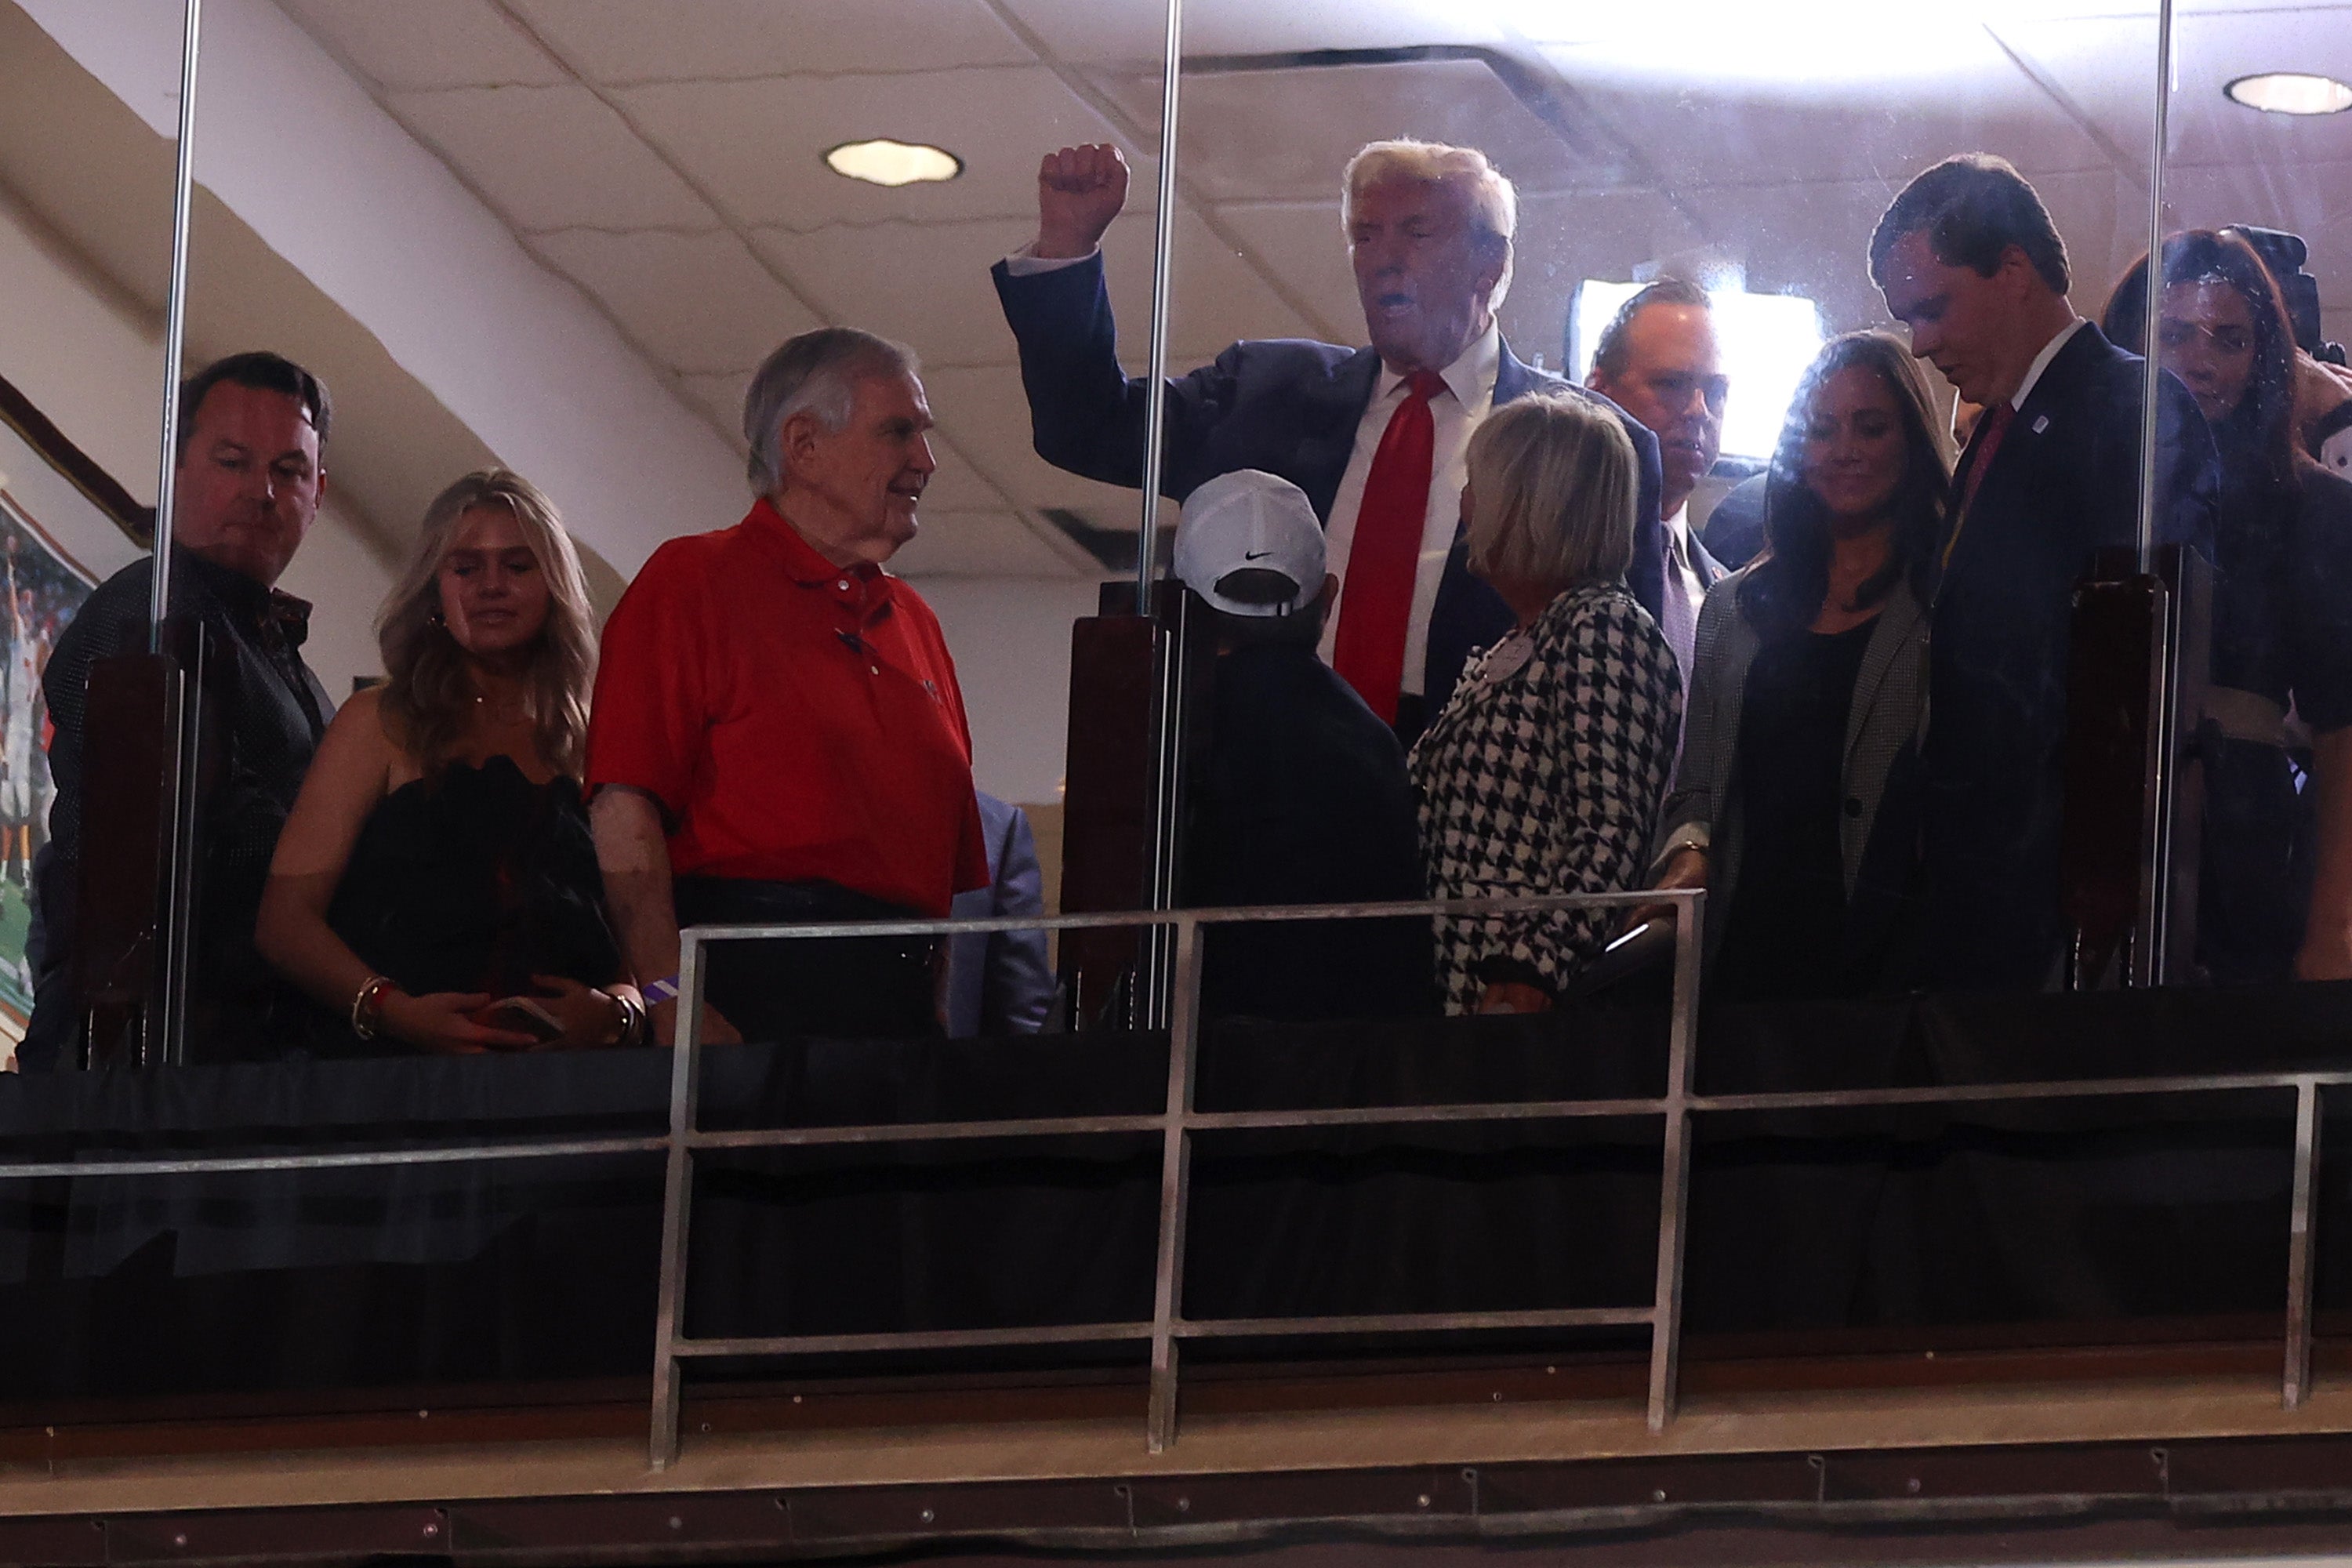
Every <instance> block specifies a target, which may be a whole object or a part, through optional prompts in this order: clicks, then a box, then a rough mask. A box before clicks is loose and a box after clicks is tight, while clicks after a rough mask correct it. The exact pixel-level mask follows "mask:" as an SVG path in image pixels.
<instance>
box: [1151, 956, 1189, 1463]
mask: <svg viewBox="0 0 2352 1568" xmlns="http://www.w3.org/2000/svg"><path fill="white" fill-rule="evenodd" d="M1174 978H1175V999H1174V1016H1173V1017H1172V1018H1171V1021H1170V1024H1169V1027H1168V1117H1167V1121H1166V1123H1165V1125H1164V1129H1163V1131H1162V1132H1161V1134H1160V1261H1159V1268H1158V1271H1157V1274H1156V1276H1155V1278H1154V1279H1153V1282H1152V1290H1151V1400H1150V1406H1149V1408H1148V1409H1147V1411H1146V1413H1145V1415H1144V1426H1145V1442H1146V1443H1147V1445H1148V1446H1149V1447H1150V1450H1151V1452H1153V1453H1155V1454H1161V1453H1165V1452H1167V1451H1168V1447H1169V1445H1171V1444H1172V1443H1174V1442H1175V1441H1176V1355H1177V1344H1176V1319H1177V1315H1178V1313H1179V1312H1180V1311H1181V1310H1182V1307H1183V1302H1184V1219H1185V1212H1186V1209H1187V1207H1188V1205H1189V1204H1190V1201H1191V1195H1192V1129H1191V1127H1190V1126H1189V1125H1188V1123H1189V1122H1190V1121H1191V1120H1192V1064H1193V1058H1194V1054H1195V1049H1196V1047H1197V1046H1198V1044H1199V1039H1200V1033H1201V928H1200V926H1199V925H1198V923H1196V922H1195V921H1193V920H1192V917H1191V916H1189V915H1179V916H1177V917H1176V973H1175V977H1174Z"/></svg>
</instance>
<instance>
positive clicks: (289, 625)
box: [17, 353, 334, 1069]
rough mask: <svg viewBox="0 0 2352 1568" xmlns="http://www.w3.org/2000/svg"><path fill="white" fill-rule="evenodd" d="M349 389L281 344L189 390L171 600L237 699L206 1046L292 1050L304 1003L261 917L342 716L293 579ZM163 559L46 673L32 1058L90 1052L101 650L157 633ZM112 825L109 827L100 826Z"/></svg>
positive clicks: (208, 824)
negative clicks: (310, 639) (270, 950)
mask: <svg viewBox="0 0 2352 1568" xmlns="http://www.w3.org/2000/svg"><path fill="white" fill-rule="evenodd" d="M332 418H333V405H332V404H331V400H330V399H329V397H328V395H327V389H326V386H325V385H324V384H322V383H321V382H320V380H319V378H318V377H317V376H315V375H312V374H310V372H309V371H307V370H304V369H303V368H302V367H301V366H299V365H298V364H295V363H292V362H291V361H289V360H285V359H281V358H279V357H278V355H276V354H273V353H242V354H235V355H232V356H230V357H229V358H227V359H225V360H220V361H218V362H216V363H213V364H211V365H208V366H206V367H205V369H204V370H202V371H199V372H198V373H197V374H195V375H194V376H192V377H190V378H189V380H188V382H187V383H186V384H185V385H184V386H183V387H182V389H181V392H180V428H179V432H178V437H177V439H178V459H177V467H176V469H175V473H174V485H175V489H176V494H177V498H178V499H177V501H176V516H175V518H174V532H175V538H174V540H173V546H172V562H171V573H172V578H171V589H172V594H171V608H172V614H173V616H174V618H184V619H186V620H188V621H192V622H194V623H195V624H196V625H198V626H202V627H203V628H204V630H205V635H206V636H207V637H208V638H209V640H210V643H211V648H212V652H211V656H210V657H211V658H212V659H213V661H214V664H213V673H212V674H211V675H210V676H209V677H208V679H207V683H206V684H207V687H208V689H210V690H211V691H213V692H214V693H215V694H216V695H217V696H218V697H219V698H220V699H221V702H222V707H221V710H220V716H221V720H222V730H223V735H222V738H221V739H222V759H221V761H222V770H221V780H220V784H219V785H218V787H217V788H216V789H215V790H213V791H211V792H210V795H209V798H208V800H207V803H206V805H205V811H204V814H203V815H202V816H200V818H199V820H198V821H197V824H196V844H195V850H194V852H195V855H196V857H197V867H198V870H197V887H198V888H199V889H201V894H200V897H201V901H200V902H199V904H198V905H197V909H196V913H195V921H196V931H195V940H194V946H193V950H192V951H193V952H194V959H193V960H192V962H191V963H190V964H189V981H188V991H189V1027H188V1057H189V1059H190V1060H191V1061H212V1060H223V1059H234V1058H261V1057H268V1056H272V1055H275V1054H276V1053H277V1050H278V1046H279V1044H280V1041H281V1038H282V1037H284V1035H285V1033H286V1029H287V1024H288V1021H289V1017H290V1015H291V1011H292V1010H293V1009H295V1008H298V1007H299V1006H300V1005H301V1004H300V1002H299V998H297V997H295V996H294V994H293V993H292V992H290V991H289V989H288V988H287V987H286V986H285V985H284V984H283V983H282V982H281V981H279V980H278V978H277V976H276V975H275V974H274V973H272V972H271V971H270V970H269V969H268V966H267V965H266V964H264V963H262V962H261V959H260V956H259V954H258V953H257V952H256V951H255V949H254V945H253V925H254V920H255V917H256V915H257V913H258V912H259V910H260V908H261V888H262V883H263V882H264V880H265V879H267V878H268V872H269V858H270V856H271V854H272V853H273V852H274V851H275V850H276V848H277V846H278V828H279V827H281V826H284V824H285V821H286V814H287V813H288V812H289V810H291V809H292V808H293V805H294V797H295V795H297V794H298V793H299V791H300V789H301V786H302V775H303V773H305V772H306V771H307V770H308V769H309V767H310V756H311V753H312V752H314V751H316V750H317V748H318V744H319V739H320V736H321V735H322V734H324V733H325V731H326V723H327V721H328V720H329V719H330V718H331V717H332V716H333V714H334V703H333V702H332V701H331V700H329V698H328V696H327V692H326V689H325V688H324V687H322V686H321V685H320V683H319V678H318V677H317V676H316V675H314V674H312V673H311V671H310V667H309V666H308V665H306V664H305V663H303V662H302V653H301V647H302V643H303V640H304V638H305V637H307V636H308V635H309V631H310V605H307V604H305V603H303V602H302V601H301V600H299V599H297V598H295V597H294V596H293V595H289V594H283V593H280V592H278V588H277V587H276V584H277V582H278V577H279V576H280V575H281V574H283V573H284V572H285V570H286V568H287V566H288V565H289V563H291V562H292V561H293V559H294V552H296V551H297V550H298V549H299V548H300V547H301V544H302V541H303V538H304V537H305V536H306V535H307V534H308V533H309V532H310V524H311V522H312V521H314V520H315V519H316V518H317V516H318V514H319V503H320V501H321V500H324V499H325V496H326V489H327V468H326V460H325V452H326V445H327V430H328V426H330V424H331V422H332ZM154 568H155V563H154V559H153V558H152V556H151V557H148V558H146V559H143V560H140V561H135V562H133V563H131V564H130V565H128V566H126V567H124V568H123V569H122V570H121V571H120V572H118V573H116V574H114V575H113V576H111V577H110V578H108V579H107V580H106V581H105V582H104V583H101V584H99V586H98V587H97V589H96V590H95V591H93V592H92V593H91V595H90V596H89V599H88V600H87V601H85V602H84V603H83V605H82V607H81V609H80V611H79V613H78V614H77V615H76V616H74V619H73V624H72V625H71V626H68V627H67V628H66V631H65V635H64V636H63V637H59V638H58V646H57V650H56V651H55V652H54V653H53V654H51V655H50V658H49V663H48V668H47V669H46V670H45V671H44V672H43V674H42V678H41V689H42V691H43V694H44V695H45V696H46V697H47V700H48V710H49V718H50V721H51V722H52V723H53V724H54V726H55V728H56V736H55V738H54V739H53V740H52V741H51V742H50V745H49V769H50V773H51V776H52V777H54V778H55V780H56V781H57V786H58V795H57V801H56V804H55V805H53V806H52V807H51V808H50V812H49V841H48V843H47V844H46V845H45V846H43V847H42V849H41V853H40V855H39V857H38V858H37V861H36V863H35V866H34V872H33V889H34V908H35V912H36V915H37V921H38V929H39V931H40V949H41V950H40V952H39V953H38V954H37V959H36V963H37V969H36V973H35V975H34V1004H33V1017H32V1021H31V1023H30V1024H29V1025H28V1026H27V1027H26V1033H25V1041H24V1044H23V1045H22V1046H21V1047H19V1048H18V1051H17V1059H18V1061H19V1062H20V1063H21V1064H22V1065H23V1066H25V1067H26V1068H33V1069H38V1068H51V1067H59V1066H64V1067H72V1066H78V1065H79V1060H78V1057H79V1048H78V1047H79V1042H78V1037H77V1030H78V1029H79V1025H80V1014H79V997H78V996H76V995H75V994H74V988H73V985H72V977H71V973H70V971H71V967H72V958H73V952H74V946H75V936H76V928H77V921H76V913H77V911H76V909H75V900H76V896H77V892H78V889H77V882H78V879H79V861H80V855H81V843H82V835H83V833H84V831H85V828H86V825H85V824H84V823H83V821H82V799H83V793H84V791H83V781H84V778H85V776H86V775H87V773H88V772H89V770H90V769H91V768H95V767H103V766H104V765H105V759H104V758H100V757H92V756H89V755H87V754H86V753H85V751H84V748H83V717H84V704H85V700H86V699H87V696H88V689H89V672H90V667H91V665H93V664H95V663H96V662H98V661H99V660H100V659H102V658H110V657H111V656H113V655H116V654H123V653H138V652H144V651H145V650H146V648H147V635H148V634H147V626H148V601H149V595H150V592H151V585H152V583H153V581H154ZM87 826H92V827H94V826H96V825H87Z"/></svg>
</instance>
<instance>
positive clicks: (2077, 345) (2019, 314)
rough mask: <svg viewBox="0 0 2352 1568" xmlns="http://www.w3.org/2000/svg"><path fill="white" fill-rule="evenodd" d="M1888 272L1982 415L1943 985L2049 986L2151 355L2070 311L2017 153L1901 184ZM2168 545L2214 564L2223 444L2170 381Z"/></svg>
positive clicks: (1977, 157)
mask: <svg viewBox="0 0 2352 1568" xmlns="http://www.w3.org/2000/svg"><path fill="white" fill-rule="evenodd" d="M1870 268H1871V276H1872V277H1873V279H1875V280H1876V281H1877V283H1878V286H1879V288H1880V289H1881V290H1882V291H1883V292H1884V293H1885V297H1886V309H1887V312H1888V313H1889V314H1890V315H1892V316H1893V317H1894V318H1895V320H1896V321H1901V322H1902V323H1904V325H1905V326H1906V327H1908V328H1909V329H1910V331H1911V352H1912V353H1914V354H1916V355H1917V356H1918V357H1919V358H1921V359H1924V360H1927V361H1929V362H1931V363H1933V364H1934V365H1935V366H1936V368H1937V370H1938V371H1940V372H1942V373H1943V375H1944V377H1945V379H1946V380H1948V381H1949V382H1950V383H1952V384H1953V385H1954V386H1956V387H1957V388H1958V390H1959V395H1961V396H1962V397H1964V398H1966V399H1967V400H1968V401H1969V402H1971V403H1974V404H1978V405H1981V406H1982V407H1983V408H1984V409H1985V410H1986V414H1985V416H1984V417H1983V418H1982V419H1980V420H1979V422H1978V425H1977V428H1976V430H1975V432H1974V434H1973V435H1972V436H1971V437H1970V439H1969V446H1968V449H1967V450H1966V451H1965V452H1964V453H1963V454H1962V455H1961V458H1960V461H1959V465H1958V469H1957V471H1956V472H1955V474H1954V477H1953V494H1952V500H1951V516H1952V522H1951V528H1950V534H1949V537H1948V542H1947V543H1946V545H1945V549H1944V558H1943V568H1944V570H1943V581H1942V584H1941V585H1940V587H1939V588H1938V590H1937V598H1936V604H1935V606H1934V612H1933V619H1932V623H1931V624H1932V628H1933V630H1932V638H1931V643H1930V647H1931V653H1930V656H1929V665H1928V731H1927V743H1926V747H1925V751H1924V753H1923V763H1924V771H1925V776H1926V784H1927V788H1926V799H1925V803H1924V810H1923V832H1922V848H1923V853H1924V856H1925V868H1924V869H1925V876H1926V899H1927V907H1926V918H1927V931H1926V953H1927V958H1926V962H1927V973H1926V975H1925V978H1926V979H1927V981H1928V982H1929V983H1930V984H1937V985H1945V986H1966V987H2001V988H2026V989H2030V988H2034V987H2039V986H2042V985H2046V984H2049V983H2050V982H2051V981H2052V980H2053V977H2055V976H2056V974H2057V973H2058V972H2059V966H2060V963H2061V961H2062V959H2063V956H2064V947H2065V942H2066V932H2065V930H2064V928H2063V922H2062V921H2061V919H2060V913H2059V907H2058V896H2059V886H2058V876H2059V871H2058V868H2059V843H2060V813H2061V805H2062V802H2063V785H2064V780H2063V773H2062V752H2063V743H2064V741H2065V732H2066V668H2067V657H2068V643H2069V632H2070V618H2071V608H2072V598H2073V593H2074V584H2075V582H2076V580H2077V579H2078V578H2080V577H2081V576H2082V574H2083V573H2084V570H2085V568H2086V567H2087V566H2088V565H2089V564H2090V560H2091V555H2092V552H2093V551H2095V549H2097V548H2099V547H2101V546H2105V545H2129V544H2132V543H2133V542H2136V541H2137V537H2138V526H2139V524H2138V520H2139V489H2140V483H2139V477H2140V422H2141V410H2142V408H2143V407H2144V403H2143V400H2142V387H2143V376H2144V368H2143V364H2142V362H2141V360H2140V359H2139V358H2138V357H2137V355H2134V354H2128V353H2124V352H2123V351H2122V350H2121V349H2118V348H2116V347H2115V346H2114V345H2113V344H2111V343H2109V342H2107V341H2106V339H2105V338H2104V337H2102V336H2101V335H2100V333H2099V330H2098V328H2097V327H2095V326H2094V325H2092V324H2091V323H2090V322H2088V321H2084V320H2082V319H2081V318H2080V317H2078V316H2076V315H2075V314H2074V310H2073V308H2072V307H2071V306H2069V305H2068V304H2067V302H2066V289H2067V285H2068V281H2069V272H2068V265H2067V259H2066V247H2065V244H2064V242H2063V241H2062V240H2061V239H2060V238H2059V237H2058V232H2057V229H2056V228H2055V227H2054V226H2053V225H2052V223H2051V221H2050V215H2049V213H2048V212H2047V210H2045V209H2044V208H2043V206H2042V201H2041V198H2040V197H2039V196H2038V195H2035V193H2034V190H2033V187H2032V185H2030V184H2027V183H2026V181H2025V179H2024V177H2023V176H2021V174H2018V172H2017V171H2016V170H2015V169H2013V168H2011V166H2010V165H2009V164H2008V163H2004V162H2002V161H2001V160H2000V159H1998V158H1994V157H1990V156H1988V155H1985V154H1982V153H1969V154H1966V155H1964V156H1961V157H1958V158H1952V159H1948V160H1947V161H1946V162H1944V163H1938V164H1937V165H1936V166H1935V167H1934V168H1932V169H1929V170H1928V171H1927V173H1925V174H1921V175H1920V176H1919V177H1918V178H1916V179H1915V180H1913V181H1912V182H1911V184H1909V185H1908V186H1906V187H1905V189H1904V191H1903V193H1902V194H1901V195H1898V196H1896V197H1895V202H1894V205H1892V206H1890V207H1888V208H1887V210H1886V214H1885V216H1884V217H1882V218H1881V219H1880V220H1879V223H1878V228H1877V232H1876V233H1874V235H1873V236H1872V237H1871V242H1870ZM2160 385H2161V387H2162V401H2161V404H2160V405H2159V408H2158V461H2157V469H2156V472H2157V485H2158V494H2157V498H2156V527H2157V536H2158V538H2159V539H2160V540H2174V541H2180V542H2187V543H2190V544H2194V545H2196V546H2198V547H2200V549H2204V550H2206V551H2207V552H2208V553H2209V555H2210V535H2211V524H2212V487H2213V448H2212V437H2211V436H2210V433H2209V432H2208V431H2207V429H2206V427H2205V422H2204V419H2203V417H2202V416H2200V415H2199V413H2198V412H2197V406H2196V404H2195V403H2194V402H2193V401H2192V400H2191V399H2190V398H2189V395H2188V393H2187V391H2186V390H2185V389H2184V388H2183V387H2182V386H2181V385H2180V384H2179V383H2178V382H2176V381H2174V380H2172V379H2171V378H2170V377H2169V376H2167V377H2166V378H2165V379H2164V380H2163V381H2162V383H2160Z"/></svg>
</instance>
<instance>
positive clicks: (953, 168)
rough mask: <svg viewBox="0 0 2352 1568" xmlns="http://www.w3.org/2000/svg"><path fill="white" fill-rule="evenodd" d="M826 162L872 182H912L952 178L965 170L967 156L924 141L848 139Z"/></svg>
mask: <svg viewBox="0 0 2352 1568" xmlns="http://www.w3.org/2000/svg"><path fill="white" fill-rule="evenodd" d="M824 161H825V164H826V166H827V167H828V168H830V169H832V171H833V172H834V173H835V174H845V175H847V176H848V177H849V178H850V179H853V180H863V181H865V182H866V184H869V185H912V184H920V183H922V182H923V181H926V180H952V179H954V178H955V177H956V176H957V175H958V174H962V173H963V160H962V159H961V158H959V157H957V156H956V155H955V154H954V153H950V152H949V151H947V150H946V149H945V148H943V147H931V146H927V145H925V144H923V143H921V142H893V141H891V140H890V139H889V138H888V137H887V136H886V137H882V138H880V139H879V140H877V141H873V142H843V143H842V144H841V145H840V146H838V147H835V148H830V149H828V150H827V151H826V153H825V155H824Z"/></svg>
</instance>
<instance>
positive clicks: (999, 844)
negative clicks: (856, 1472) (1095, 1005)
mask: <svg viewBox="0 0 2352 1568" xmlns="http://www.w3.org/2000/svg"><path fill="white" fill-rule="evenodd" d="M975 793H976V794H977V795H978V796H979V799H980V826H981V831H982V835H983V836H984V837H985V838H986V841H987V844H988V886H986V887H985V888H974V889H971V891H970V892H968V893H958V894H957V895H956V896H955V901H954V903H953V904H952V905H951V906H950V909H949V910H948V912H949V914H950V915H952V916H953V917H954V918H955V919H957V920H960V921H961V920H982V919H986V918H989V917H991V916H996V917H1009V916H1013V915H1042V914H1044V913H1045V880H1044V878H1043V877H1042V875H1041V874H1040V873H1039V871H1038V869H1037V840H1036V838H1035V837H1034V836H1033V835H1032V834H1031V833H1030V831H1029V814H1028V813H1027V812H1024V811H1023V810H1022V809H1021V808H1020V807H1019V806H1017V805H1006V804H1005V803H1004V802H1003V801H1001V800H999V799H997V798H996V797H995V796H994V795H991V794H989V793H988V792H987V791H986V790H980V791H976V792H975ZM1053 1010H1054V968H1053V965H1052V964H1051V963H1048V962H1046V941H1045V932H1044V931H971V932H967V933H965V934H964V935H961V936H954V937H950V938H949V939H948V984H947V1015H948V1038H950V1039H951V1040H968V1039H971V1037H974V1036H978V1035H986V1036H998V1035H1034V1034H1035V1033H1037V1031H1038V1030H1040V1029H1042V1028H1044V1027H1045V1022H1046V1020H1047V1018H1048V1017H1049V1016H1051V1015H1052V1013H1053Z"/></svg>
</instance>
